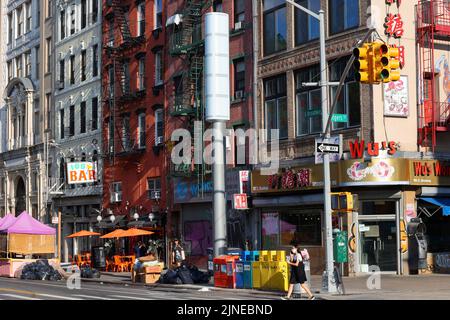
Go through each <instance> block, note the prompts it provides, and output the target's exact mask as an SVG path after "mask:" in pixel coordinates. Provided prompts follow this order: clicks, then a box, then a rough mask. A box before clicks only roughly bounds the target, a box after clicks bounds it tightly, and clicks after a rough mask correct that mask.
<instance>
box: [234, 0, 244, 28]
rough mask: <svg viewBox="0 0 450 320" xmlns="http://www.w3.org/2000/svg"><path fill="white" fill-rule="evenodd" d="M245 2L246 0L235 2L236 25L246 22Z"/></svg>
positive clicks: (235, 0)
mask: <svg viewBox="0 0 450 320" xmlns="http://www.w3.org/2000/svg"><path fill="white" fill-rule="evenodd" d="M244 20H245V2H244V0H234V23H236V22H244Z"/></svg>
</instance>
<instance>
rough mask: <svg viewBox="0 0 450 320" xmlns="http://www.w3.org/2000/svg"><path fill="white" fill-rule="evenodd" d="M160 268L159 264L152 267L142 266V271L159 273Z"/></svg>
mask: <svg viewBox="0 0 450 320" xmlns="http://www.w3.org/2000/svg"><path fill="white" fill-rule="evenodd" d="M161 271H162V268H161V266H154V267H144V273H146V274H147V273H161Z"/></svg>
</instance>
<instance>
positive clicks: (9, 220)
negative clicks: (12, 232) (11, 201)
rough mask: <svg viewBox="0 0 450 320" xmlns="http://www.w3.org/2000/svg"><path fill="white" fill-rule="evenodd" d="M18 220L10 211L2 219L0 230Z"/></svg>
mask: <svg viewBox="0 0 450 320" xmlns="http://www.w3.org/2000/svg"><path fill="white" fill-rule="evenodd" d="M16 220H17V218H16V217H14V216H13V215H12V214H11V213H8V214H7V215H6V216H4V217H3V218H2V220H1V221H0V231H3V230H5V229H8V228H9V227H10V226H11V225H12V224H13V223H14V222H16Z"/></svg>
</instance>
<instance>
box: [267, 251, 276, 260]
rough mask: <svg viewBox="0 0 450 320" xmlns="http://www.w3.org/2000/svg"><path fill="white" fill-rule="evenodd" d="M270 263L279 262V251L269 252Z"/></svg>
mask: <svg viewBox="0 0 450 320" xmlns="http://www.w3.org/2000/svg"><path fill="white" fill-rule="evenodd" d="M269 261H277V251H275V250H271V251H269Z"/></svg>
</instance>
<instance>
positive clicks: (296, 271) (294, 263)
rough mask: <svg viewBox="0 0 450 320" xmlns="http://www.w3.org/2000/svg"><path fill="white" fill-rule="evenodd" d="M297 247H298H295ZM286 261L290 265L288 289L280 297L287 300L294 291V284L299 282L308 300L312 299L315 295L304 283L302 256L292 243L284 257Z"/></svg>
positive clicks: (304, 274)
mask: <svg viewBox="0 0 450 320" xmlns="http://www.w3.org/2000/svg"><path fill="white" fill-rule="evenodd" d="M297 248H298V249H297ZM286 260H287V263H288V264H289V265H290V266H291V276H290V278H289V289H288V293H287V295H286V296H284V297H282V298H281V299H283V300H289V299H291V296H292V291H294V285H296V284H298V283H299V284H300V286H301V287H302V288H303V289H304V290H305V291H306V293H307V294H308V296H309V300H314V299H315V298H316V297H315V296H314V295H313V294H312V293H311V290H309V288H308V287H307V286H306V285H305V282H306V281H307V279H306V273H305V266H304V265H303V258H302V255H301V254H300V249H299V247H298V246H295V245H293V246H292V247H291V252H290V253H289V256H288V257H286Z"/></svg>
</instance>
